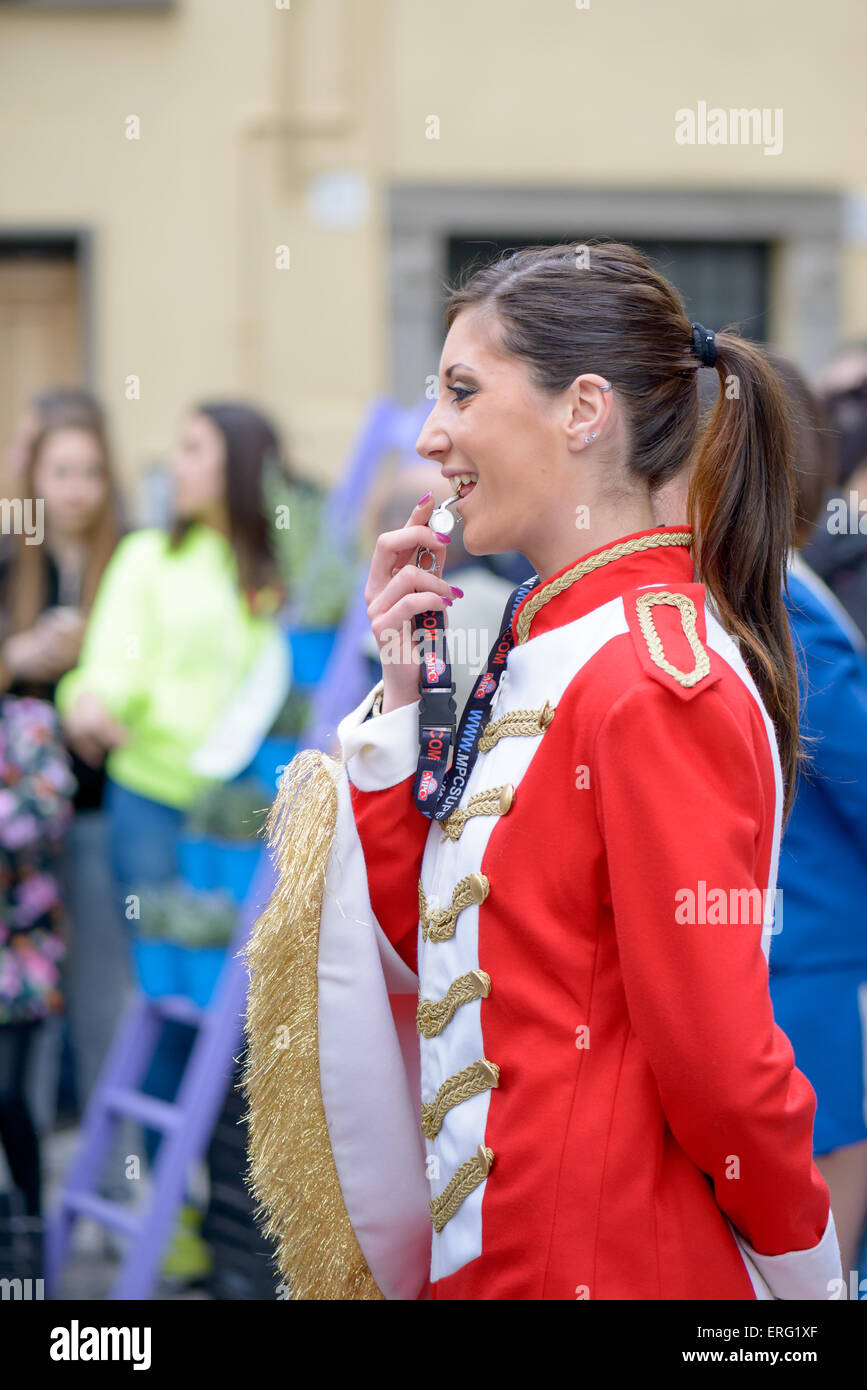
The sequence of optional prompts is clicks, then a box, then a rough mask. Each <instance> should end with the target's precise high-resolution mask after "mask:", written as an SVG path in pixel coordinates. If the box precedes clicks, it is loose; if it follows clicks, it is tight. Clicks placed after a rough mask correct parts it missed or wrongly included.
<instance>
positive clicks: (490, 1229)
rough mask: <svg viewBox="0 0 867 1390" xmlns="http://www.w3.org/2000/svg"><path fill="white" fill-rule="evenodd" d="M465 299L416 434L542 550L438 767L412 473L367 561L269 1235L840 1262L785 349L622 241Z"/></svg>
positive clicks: (503, 1279)
mask: <svg viewBox="0 0 867 1390" xmlns="http://www.w3.org/2000/svg"><path fill="white" fill-rule="evenodd" d="M447 320H448V336H447V338H446V341H445V346H444V348H443V353H442V360H441V364H440V392H439V397H438V400H437V402H436V404H435V406H434V408H433V410H432V411H431V413H430V416H429V417H428V419H427V421H426V423H425V425H424V428H423V429H422V432H421V434H420V436H419V439H418V442H417V449H418V452H419V453H420V454H421V455H422V456H423V457H425V458H427V459H431V460H435V461H436V462H437V463H439V464H440V466H441V468H442V472H443V476H444V477H445V478H448V479H449V480H451V481H452V482H453V484H455V483H456V482H457V480H460V479H461V478H464V480H465V481H464V483H463V484H461V487H460V492H461V497H462V500H461V501H460V502H459V503H458V504H457V510H458V512H459V514H460V517H461V520H462V523H463V526H464V544H465V546H466V548H467V550H468V551H469V552H470V553H471V554H489V553H496V552H502V551H507V550H517V551H519V552H520V553H521V554H523V555H524V556H526V558H527V560H528V562H529V564H530V565H532V567H533V569H534V571H535V573H534V574H533V575H532V576H530V577H529V579H528V583H527V584H526V585H524V586H523V587H519V589H518V590H516V592H515V595H514V596H513V598H512V600H510V604H509V606H507V611H506V614H505V616H504V625H503V629H502V631H501V634H500V635H499V637H498V636H497V634H491V637H492V639H494V640H493V642H492V647H491V657H490V658H489V664H488V668H487V670H485V671H483V672H480V679H479V684H478V686H477V688H476V691H475V692H474V696H473V697H472V698H471V699H470V701H469V702H468V705H467V707H466V710H465V712H464V716H463V719H462V722H461V726H460V728H459V729H458V731H457V741H456V748H455V756H454V763H453V765H452V767H451V768H450V770H449V771H448V773H447V775H446V776H445V777H443V775H442V774H443V772H445V767H444V764H443V763H442V762H441V761H439V760H438V746H437V745H438V742H439V741H441V737H442V734H443V729H435V730H434V741H433V742H431V741H430V736H431V733H432V727H431V726H432V725H436V722H437V721H436V718H435V717H433V718H432V717H429V712H428V714H426V709H425V702H424V701H422V702H421V704H420V702H419V676H420V666H419V662H418V660H417V659H416V658H415V655H414V650H413V644H412V643H411V642H407V641H406V638H407V636H408V633H409V628H410V625H411V624H413V621H414V620H417V618H418V615H420V614H431V613H437V614H441V613H443V612H444V611H447V610H448V607H449V606H450V604H451V603H452V601H454V602H458V603H459V602H460V597H459V596H458V595H455V594H453V593H452V592H451V589H450V586H449V584H448V582H447V580H446V579H444V578H443V577H442V572H441V571H442V564H443V562H444V560H445V557H446V555H447V546H448V542H447V539H441V538H440V536H438V535H436V534H434V532H433V531H432V530H431V527H430V525H429V524H428V523H429V522H430V520H431V513H432V510H433V506H434V503H433V499H432V498H430V497H427V498H422V499H421V500H420V502H419V504H418V506H417V507H416V508H415V509H414V510H413V513H412V515H411V516H410V517H409V519H408V522H407V525H406V527H404V528H402V529H400V530H397V531H391V532H388V533H386V534H384V535H382V536H380V537H379V539H378V542H377V545H376V550H375V553H374V556H373V562H372V565H371V569H370V574H369V577H368V581H367V587H366V591H365V599H366V602H367V605H368V614H369V618H370V622H371V626H372V630H373V632H374V634H375V636H376V638H377V641H378V643H379V645H380V652H381V656H382V664H383V679H382V681H380V682H379V683H378V684H377V686H376V687H375V688H374V689H373V690H372V691H370V692H369V694H368V695H367V696H366V697H365V699H364V700H363V701H362V702H361V704H360V705H359V706H358V707H357V709H355V710H354V711H352V712H351V713H350V714H348V715H347V716H346V717H345V718H344V719H343V721H342V722H341V724H340V726H339V729H338V736H339V741H340V748H341V754H342V757H341V758H340V759H339V760H334V759H326V758H323V756H322V755H321V754H318V753H307V754H302V755H300V756H299V758H298V759H296V760H295V762H294V763H293V764H292V765H291V766H290V769H289V771H288V773H287V776H286V778H285V779H284V783H285V785H284V786H283V787H282V788H281V795H280V800H279V802H278V806H277V808H276V809H275V813H274V816H273V817H272V824H271V830H272V836H273V839H274V841H275V842H276V844H277V846H278V851H279V855H280V869H281V875H280V882H279V885H278V890H277V892H276V893H275V895H274V898H273V899H272V902H271V904H270V906H269V908H268V910H267V911H266V913H265V915H264V916H263V918H262V919H261V920H260V923H259V925H258V927H257V932H256V934H255V937H254V940H253V943H252V946H251V949H250V962H251V965H252V968H253V982H252V988H251V998H250V1009H249V1014H248V1032H249V1036H250V1043H251V1051H250V1060H249V1070H248V1086H249V1093H250V1096H251V1099H252V1102H253V1104H252V1110H251V1143H252V1154H253V1181H254V1185H255V1187H254V1190H256V1191H257V1192H258V1194H259V1197H260V1199H261V1201H262V1204H263V1208H264V1209H265V1210H266V1211H267V1212H268V1213H269V1218H270V1225H269V1229H270V1232H271V1233H272V1234H274V1235H275V1236H276V1237H277V1238H278V1241H279V1251H280V1261H281V1267H282V1268H283V1270H284V1272H285V1273H286V1276H287V1278H288V1279H289V1280H290V1282H291V1284H292V1288H293V1291H294V1294H295V1296H298V1297H386V1298H415V1297H419V1296H422V1297H423V1296H425V1294H426V1293H430V1294H431V1295H432V1296H433V1297H434V1298H445V1299H573V1298H579V1299H580V1298H590V1299H686V1298H698V1299H755V1298H769V1297H777V1298H786V1299H800V1298H808V1299H824V1298H829V1297H836V1296H839V1290H840V1287H841V1285H840V1273H841V1271H840V1259H839V1249H838V1245H837V1239H836V1233H835V1229H834V1222H833V1217H832V1215H831V1212H830V1209H829V1200H828V1190H827V1187H826V1185H825V1183H824V1181H823V1180H822V1178H821V1176H820V1174H819V1172H818V1171H817V1169H816V1167H815V1165H814V1164H813V1161H812V1157H811V1154H812V1129H813V1116H814V1113H815V1108H816V1100H815V1095H814V1093H813V1091H812V1089H811V1087H810V1085H809V1083H808V1081H807V1080H806V1078H805V1077H804V1076H803V1074H802V1073H801V1072H800V1071H798V1069H797V1068H796V1066H795V1063H794V1056H793V1052H792V1048H791V1046H790V1044H789V1041H788V1039H787V1038H786V1036H785V1035H784V1034H783V1033H782V1032H781V1031H780V1029H779V1028H778V1027H777V1026H776V1025H775V1023H774V1019H773V1014H772V1009H771V1003H770V998H769V992H768V952H769V950H770V949H771V941H772V937H773V934H774V931H775V930H779V928H780V925H781V923H780V921H779V920H778V921H777V924H776V926H775V925H774V905H775V902H774V900H775V885H776V871H777V859H778V853H779V845H780V834H781V827H782V822H783V817H784V811H785V809H786V808H787V807H788V805H789V804H790V802H791V797H792V789H793V784H794V779H795V774H796V768H797V763H798V757H799V747H798V724H797V682H796V673H795V667H794V662H793V655H792V646H791V640H790V636H789V630H788V626H787V622H786V617H785V613H784V609H783V603H782V596H781V585H782V576H783V570H784V566H785V560H786V556H787V551H788V547H789V544H790V541H791V535H792V520H793V518H792V475H791V468H792V448H791V443H792V441H791V433H790V425H789V421H788V417H787V414H786V407H785V404H784V398H783V395H782V393H781V389H780V385H779V381H778V378H777V377H776V375H775V373H774V372H773V370H772V369H771V368H770V366H769V364H768V362H767V360H766V359H765V358H764V357H763V355H762V354H761V352H760V351H759V350H758V349H756V348H755V347H753V346H751V345H750V344H749V343H747V342H744V341H743V340H741V339H740V338H739V337H737V336H736V335H733V334H728V333H725V334H720V335H718V336H716V338H714V335H713V334H712V333H710V332H709V331H707V330H705V329H703V328H702V326H701V325H691V324H690V322H689V320H688V319H687V317H686V315H685V313H684V309H683V305H682V303H681V300H680V298H679V296H678V294H677V292H676V291H675V290H674V289H673V287H672V286H671V285H670V284H669V283H668V282H667V281H666V280H665V279H664V278H663V277H662V276H661V275H659V274H658V272H657V271H655V270H654V269H653V268H652V267H651V265H650V264H649V263H648V262H647V261H646V259H645V258H644V256H643V255H642V254H641V253H640V252H638V251H637V250H635V249H634V248H632V247H630V246H626V245H620V244H615V243H607V244H605V243H600V244H598V245H594V244H591V246H590V248H589V261H588V260H587V259H586V255H585V256H584V257H582V256H580V255H579V256H578V257H576V254H575V248H572V247H569V246H559V247H552V248H531V249H528V250H522V251H519V252H517V253H515V254H513V255H511V256H507V257H505V258H503V259H501V260H500V261H498V262H497V263H496V264H494V265H493V266H491V267H488V268H486V269H484V270H482V271H480V272H479V273H477V274H476V275H475V276H474V277H473V278H472V280H470V282H469V283H468V284H467V285H466V286H465V287H463V288H461V289H459V290H457V291H455V293H454V294H453V296H452V298H451V301H450V303H449V307H448V314H447ZM701 367H709V368H713V367H715V369H716V371H717V372H718V374H719V376H720V379H721V382H722V383H723V385H724V388H725V389H724V390H723V391H722V392H721V395H720V401H719V404H718V406H717V408H716V411H715V413H714V415H713V417H712V418H711V420H710V422H709V425H708V428H707V430H706V432H705V433H704V434H703V436H702V437H701V439H699V399H698V390H697V381H696V373H697V371H698V370H699V369H700V368H701ZM688 468H691V476H690V492H689V516H690V525H689V526H687V527H684V526H683V525H678V524H675V523H676V522H677V520H678V518H677V515H676V514H675V513H671V515H670V517H669V519H668V521H667V520H666V514H665V497H666V485H667V484H670V483H672V481H673V480H675V479H678V480H682V479H683V477H684V475H685V470H687V469H688ZM419 546H424V547H425V548H426V549H427V550H428V551H430V552H431V553H432V555H433V557H434V559H435V560H436V562H437V566H436V569H435V570H434V571H433V572H431V571H427V572H426V571H424V570H423V569H422V568H421V567H420V566H419V565H418V564H416V563H415V561H416V557H417V552H418V548H419ZM440 621H442V619H440ZM401 638H402V639H403V640H402V641H401V640H396V639H401ZM421 669H422V671H423V672H425V673H426V683H427V684H428V685H431V686H435V685H436V684H437V681H438V679H439V676H440V675H441V674H442V673H441V671H440V668H438V667H437V664H436V657H434V658H433V660H432V662H429V663H425V664H424V665H423V666H422V668H421ZM446 676H447V677H448V672H446ZM431 708H438V709H439V710H440V711H442V709H443V705H442V702H440V704H439V705H437V704H436V700H435V699H434V701H433V702H432V705H431ZM420 715H421V719H420ZM440 722H441V723H442V724H443V725H445V724H447V720H445V719H441V721H440ZM446 737H448V730H446ZM420 739H421V743H422V748H421V754H422V757H421V761H419V758H420ZM281 952H283V954H282V956H281V954H280V953H281ZM287 974H288V975H289V977H290V979H289V989H288V990H287V987H286V985H287V981H286V976H287ZM275 990H276V991H277V993H276V994H275V992H274V991H275ZM269 991H270V993H269ZM269 999H270V1004H269ZM276 1000H279V1003H278V1002H275V1001H276ZM269 1008H270V1010H271V1011H270V1013H269ZM275 1010H276V1012H275ZM278 1017H279V1019H280V1021H282V1022H283V1023H285V1024H286V1025H287V1027H288V1028H289V1036H290V1037H291V1039H292V1045H290V1046H288V1047H286V1048H284V1049H283V1051H282V1054H281V1053H280V1052H275V1050H274V1044H273V1040H272V1039H273V1025H274V1023H275V1019H277V1018H278ZM410 1029H411V1033H412V1036H410ZM290 1196H291V1200H290ZM428 1281H429V1282H428Z"/></svg>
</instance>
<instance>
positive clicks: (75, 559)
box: [45, 526, 87, 574]
mask: <svg viewBox="0 0 867 1390" xmlns="http://www.w3.org/2000/svg"><path fill="white" fill-rule="evenodd" d="M45 544H46V546H47V548H48V552H49V554H50V555H51V558H52V559H53V560H54V563H55V564H56V565H57V568H58V569H59V570H63V571H64V573H66V574H76V573H77V574H80V573H81V572H82V571H83V569H84V562H85V557H86V554H87V546H86V543H85V540H84V537H83V536H81V535H80V534H77V533H74V534H71V535H70V534H69V533H68V532H63V531H57V530H55V529H54V528H52V527H51V526H48V527H46V534H45Z"/></svg>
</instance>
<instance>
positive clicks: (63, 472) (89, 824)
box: [0, 392, 128, 1128]
mask: <svg viewBox="0 0 867 1390" xmlns="http://www.w3.org/2000/svg"><path fill="white" fill-rule="evenodd" d="M79 397H80V393H55V392H48V393H45V395H44V396H42V397H37V401H38V402H41V407H42V414H41V416H40V415H36V416H35V417H34V418H35V420H36V422H37V428H36V432H35V433H32V432H31V434H30V435H29V446H28V452H27V455H26V457H25V458H24V460H23V468H22V469H21V472H20V474H19V480H20V484H21V492H22V495H23V497H24V498H26V499H33V501H34V506H36V505H38V504H39V503H40V502H41V505H42V509H43V513H42V514H43V528H44V537H43V541H42V543H41V544H33V543H31V542H32V541H33V540H34V536H33V535H31V536H29V537H28V536H26V535H25V534H24V533H23V532H22V533H20V534H17V535H10V536H7V537H4V538H3V540H4V546H3V549H2V552H0V644H2V645H0V688H2V689H4V690H6V691H8V692H9V694H10V695H14V696H29V697H31V698H36V699H40V700H46V701H49V702H51V701H53V699H54V693H55V687H56V684H57V681H58V680H59V679H60V677H61V676H63V675H64V673H65V672H66V671H68V670H70V668H71V667H73V666H74V665H75V663H76V661H77V660H78V653H79V650H80V647H81V642H82V638H83V634H84V628H85V624H86V621H87V616H88V613H89V611H90V608H91V605H92V603H93V599H94V595H95V593H96V590H97V588H98V586H99V582H100V580H101V578H102V574H103V571H104V570H105V567H106V565H107V564H108V561H109V559H110V558H111V555H112V552H113V550H114V548H115V545H116V544H117V541H118V538H119V533H118V523H117V516H118V512H119V507H118V501H117V497H118V494H117V487H116V484H115V479H114V470H113V466H112V460H111V454H110V449H109V444H108V440H107V437H106V433H105V427H104V422H103V417H102V412H101V411H100V410H99V407H98V406H97V404H96V402H94V401H93V400H92V399H91V398H79ZM66 410H68V412H69V413H68V414H65V413H64V412H65V411H66ZM40 419H41V420H42V423H41V425H40V424H39V423H38V422H39V420H40ZM72 772H73V774H74V776H75V779H76V783H77V790H76V792H75V796H74V801H73V805H74V810H75V817H74V820H73V822H72V824H71V825H70V827H69V829H68V832H67V835H66V838H65V854H64V858H63V864H62V866H61V874H62V878H63V880H64V888H63V897H64V902H65V906H66V910H67V913H68V916H69V918H70V921H71V927H72V930H71V932H70V939H69V952H68V955H67V959H66V962H65V974H64V980H63V989H64V993H65V994H66V996H67V999H68V1004H69V1015H68V1017H69V1026H70V1028H71V1035H72V1042H73V1052H74V1061H75V1066H76V1090H77V1093H78V1094H77V1099H78V1101H79V1104H83V1103H84V1101H85V1100H86V1098H87V1094H88V1093H89V1090H90V1087H91V1086H92V1084H93V1081H94V1079H95V1075H96V1072H97V1070H98V1068H99V1066H100V1064H101V1061H102V1058H103V1056H104V1054H105V1051H106V1049H107V1047H108V1044H109V1042H110V1039H111V1036H112V1033H113V1031H114V1026H115V1023H116V1021H117V1016H118V1009H119V1007H120V1002H121V1001H120V995H121V993H122V991H123V989H125V988H127V987H128V970H127V968H126V961H125V958H124V955H123V952H122V949H120V948H119V947H118V942H117V937H118V932H117V922H116V919H115V916H114V913H115V904H114V901H113V893H112V891H111V885H110V882H109V877H108V873H107V869H106V841H105V823H104V817H103V813H102V810H101V804H102V795H103V784H104V774H103V771H102V768H101V767H91V766H90V765H89V764H87V763H85V762H83V761H82V760H81V759H80V758H78V757H77V756H76V755H75V753H72ZM60 1045H61V1035H60V1025H59V1020H58V1024H57V1027H52V1028H49V1029H43V1030H42V1036H41V1038H40V1045H39V1049H38V1051H37V1060H36V1062H35V1066H34V1076H33V1086H34V1097H35V1104H36V1108H37V1111H38V1120H39V1123H40V1125H41V1127H44V1128H47V1127H50V1125H51V1124H53V1122H54V1118H55V1112H56V1103H57V1076H58V1067H59V1061H60V1050H61V1047H60Z"/></svg>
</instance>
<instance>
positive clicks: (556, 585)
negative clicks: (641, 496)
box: [515, 530, 692, 644]
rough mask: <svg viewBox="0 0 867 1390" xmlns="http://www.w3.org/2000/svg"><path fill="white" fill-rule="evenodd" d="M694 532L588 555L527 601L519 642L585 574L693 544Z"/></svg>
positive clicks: (638, 539) (638, 540)
mask: <svg viewBox="0 0 867 1390" xmlns="http://www.w3.org/2000/svg"><path fill="white" fill-rule="evenodd" d="M691 544H692V531H691V530H689V531H674V532H671V531H670V532H668V534H667V535H664V536H661V535H658V534H657V535H654V536H634V537H633V539H632V540H629V541H620V543H619V544H618V545H612V546H609V547H608V549H607V550H601V551H600V552H599V553H598V555H588V556H587V558H586V559H584V560H579V561H578V563H577V564H576V565H573V566H572V568H571V569H568V570H566V571H565V572H564V573H563V574H561V575H558V577H557V578H556V579H552V580H551V583H550V584H546V585H545V587H544V588H543V589H539V590H538V591H537V592H536V593H534V594H531V596H530V597H529V598H528V599H526V600H525V602H524V606H523V608H522V609H521V611H520V613H519V614H518V622H517V626H516V628H515V633H516V635H517V638H518V643H519V644H520V643H521V642H526V641H527V638H528V637H529V635H530V623H531V622H532V620H533V618H534V617H535V615H536V614H537V613H538V611H539V609H540V608H542V607H543V605H544V604H546V603H548V602H549V601H550V600H551V599H552V598H556V596H557V594H561V593H562V592H563V590H564V589H568V588H569V585H570V584H574V583H575V580H576V579H583V577H584V575H585V574H591V573H592V572H593V570H598V569H601V567H602V566H603V565H608V564H610V563H611V561H612V560H619V559H620V558H621V556H623V555H635V554H637V553H638V552H639V551H641V550H654V549H656V547H657V546H660V545H691Z"/></svg>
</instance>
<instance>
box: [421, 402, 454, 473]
mask: <svg viewBox="0 0 867 1390" xmlns="http://www.w3.org/2000/svg"><path fill="white" fill-rule="evenodd" d="M438 409H439V401H437V402H436V403H435V404H434V407H433V410H432V411H431V413H430V415H429V416H428V417H427V419H426V420H425V422H424V424H423V425H422V428H421V433H420V434H419V437H418V439H417V440H416V442H415V449H416V453H417V454H420V455H421V457H422V458H426V459H434V460H435V461H437V462H438V461H439V459H440V456H441V455H442V454H444V453H446V452H447V450H448V448H449V437H448V435H447V434H446V432H445V430H444V429H442V428H441V427H440V425H439V422H438V418H437V412H438Z"/></svg>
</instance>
